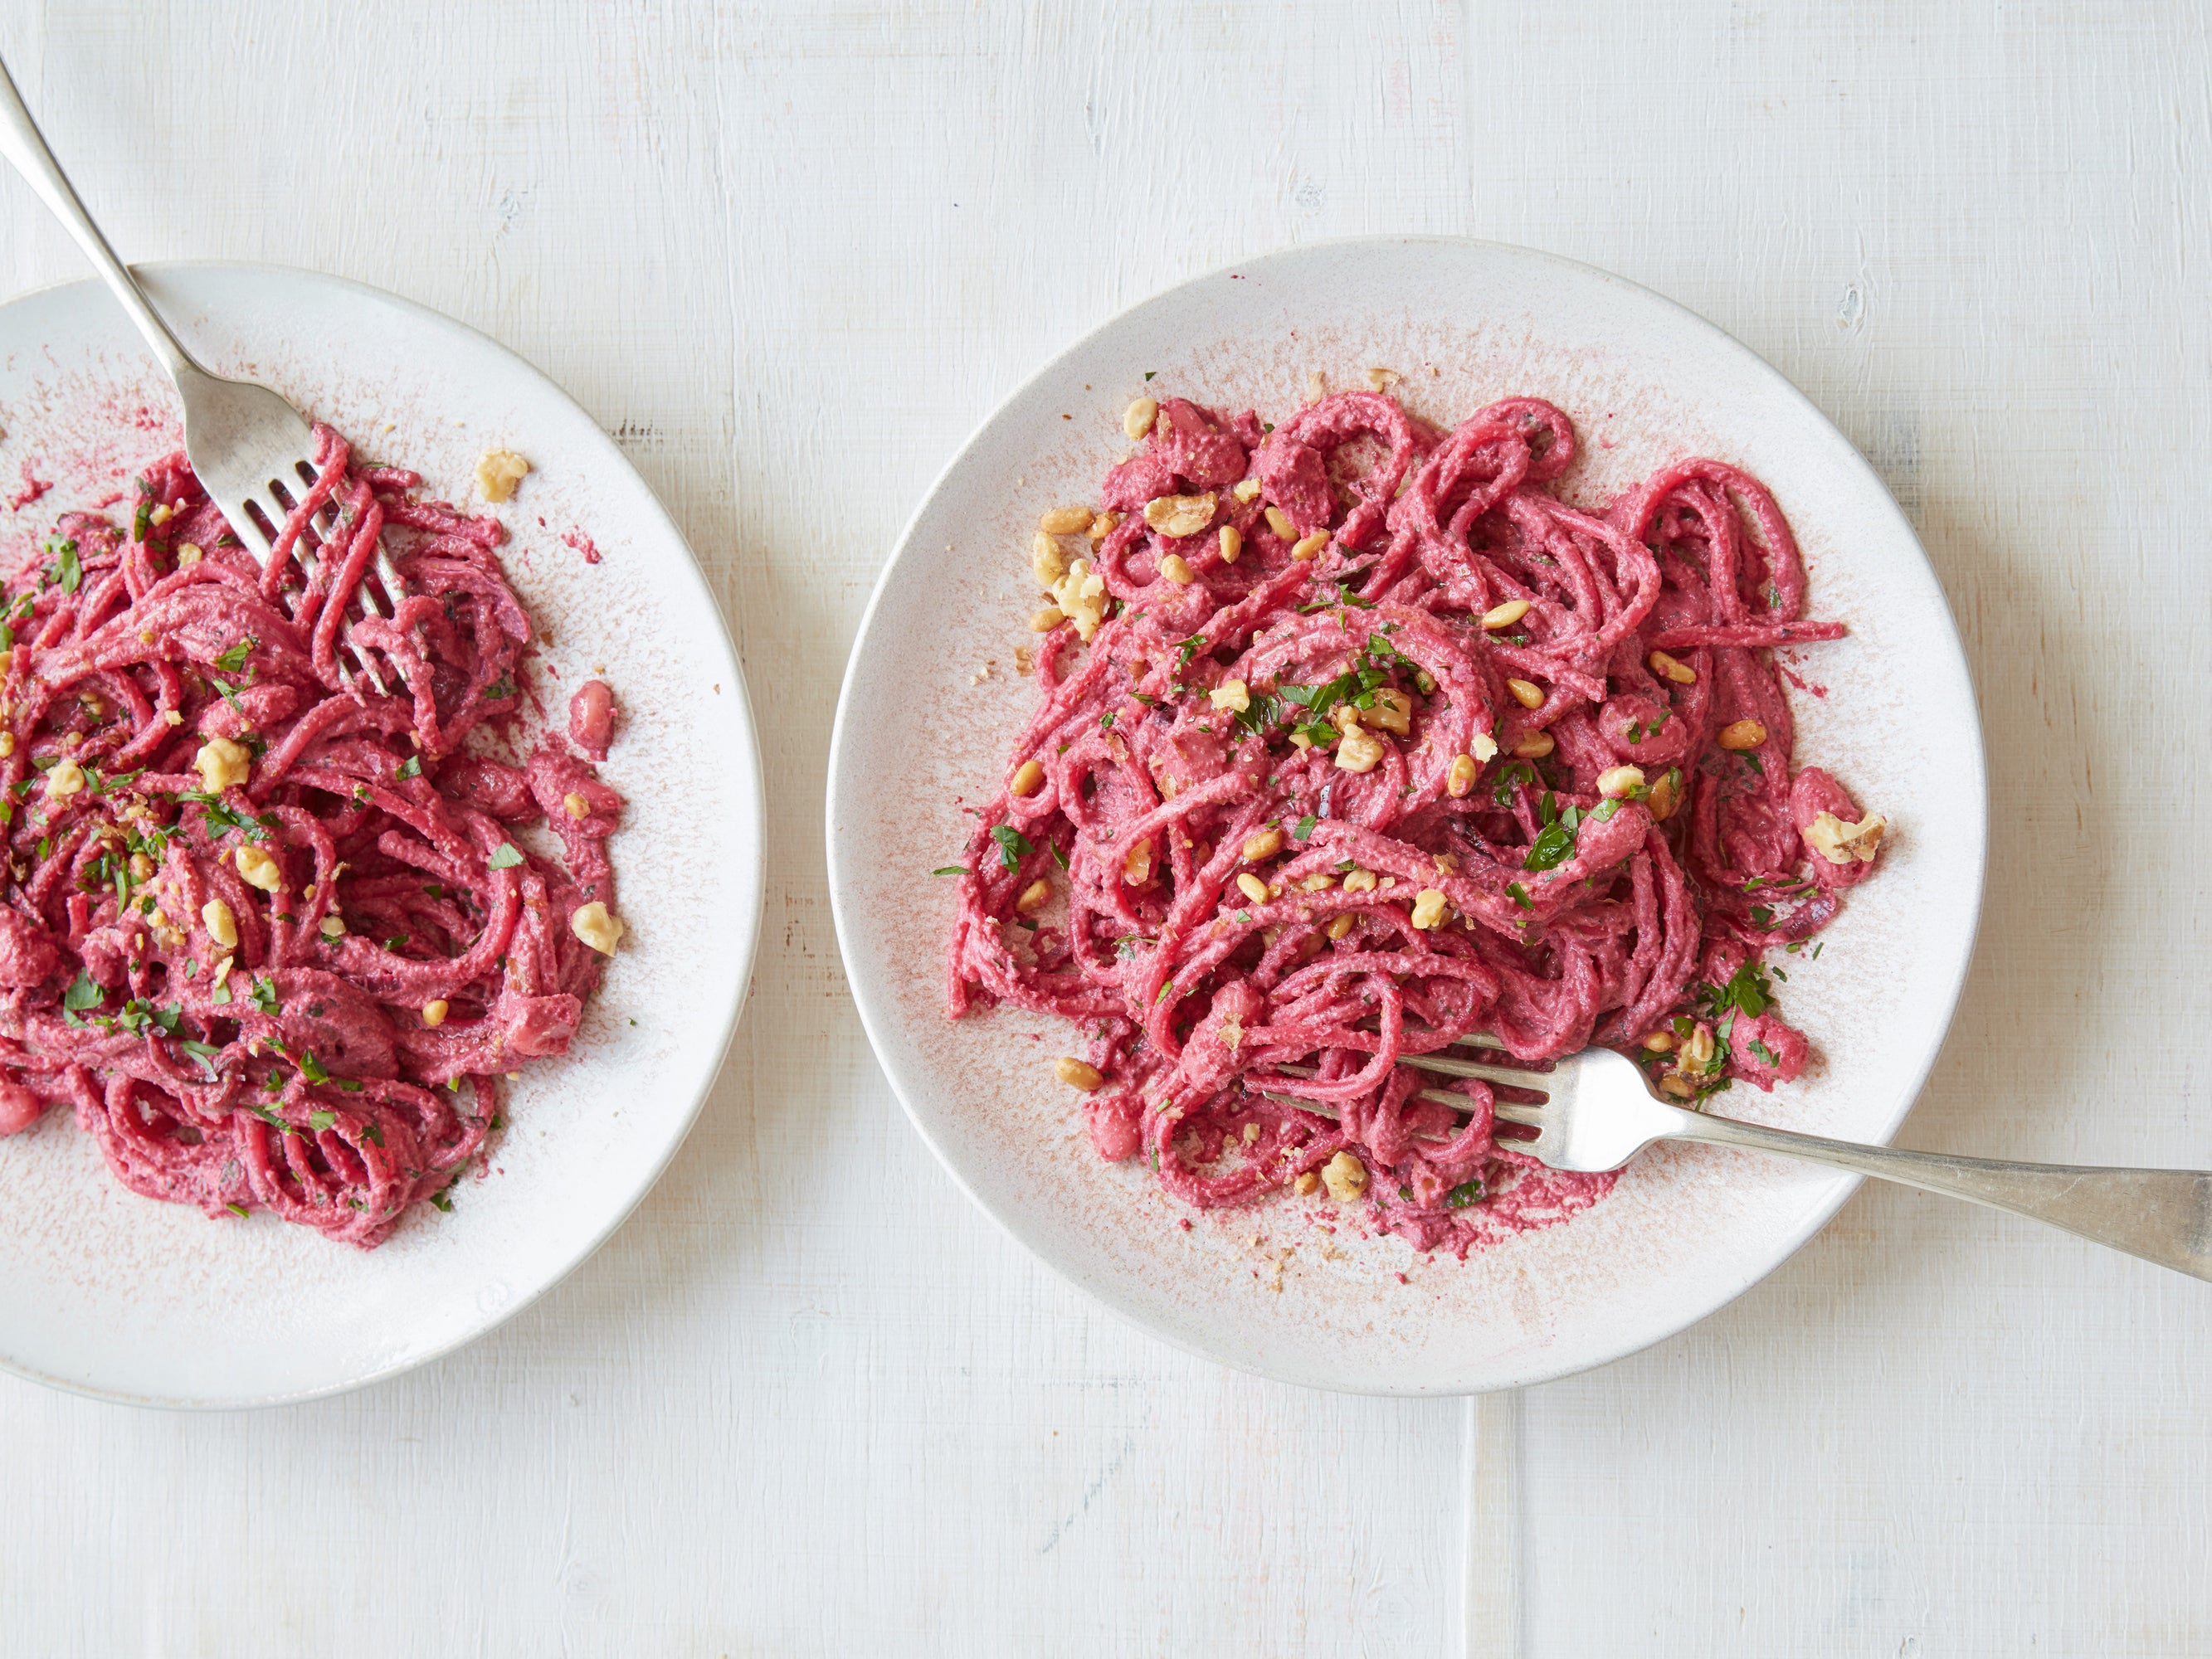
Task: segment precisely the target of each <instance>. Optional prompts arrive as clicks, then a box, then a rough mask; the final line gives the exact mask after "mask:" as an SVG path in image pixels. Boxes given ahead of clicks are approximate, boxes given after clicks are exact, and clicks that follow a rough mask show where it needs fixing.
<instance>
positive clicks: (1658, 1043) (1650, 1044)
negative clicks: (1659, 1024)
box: [1644, 1031, 1674, 1054]
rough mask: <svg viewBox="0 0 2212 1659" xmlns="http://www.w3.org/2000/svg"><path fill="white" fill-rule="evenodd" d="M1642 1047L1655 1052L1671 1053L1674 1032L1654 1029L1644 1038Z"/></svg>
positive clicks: (1672, 1050)
mask: <svg viewBox="0 0 2212 1659" xmlns="http://www.w3.org/2000/svg"><path fill="white" fill-rule="evenodd" d="M1644 1048H1645V1049H1646V1051H1648V1052H1649V1053H1651V1054H1672V1053H1673V1052H1674V1033H1673V1032H1672V1031H1654V1032H1653V1033H1652V1034H1651V1035H1650V1036H1648V1037H1646V1038H1644Z"/></svg>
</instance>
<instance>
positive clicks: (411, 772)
mask: <svg viewBox="0 0 2212 1659" xmlns="http://www.w3.org/2000/svg"><path fill="white" fill-rule="evenodd" d="M399 775H400V776H401V777H403V778H419V777H421V776H422V757H421V756H420V755H410V756H409V757H407V758H406V759H405V760H404V761H402V762H400V763H399Z"/></svg>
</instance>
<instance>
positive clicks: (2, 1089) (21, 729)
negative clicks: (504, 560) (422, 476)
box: [0, 427, 623, 1247]
mask: <svg viewBox="0 0 2212 1659" xmlns="http://www.w3.org/2000/svg"><path fill="white" fill-rule="evenodd" d="M315 441H316V453H315V465H316V470H317V473H318V481H317V483H316V484H315V485H314V487H313V489H312V490H310V491H309V492H307V495H306V497H305V499H303V500H302V501H301V502H300V503H299V505H298V507H297V508H296V510H295V512H294V513H293V514H292V516H291V518H290V520H289V521H288V522H287V523H286V524H285V525H284V526H283V534H282V536H281V537H280V538H279V543H278V547H277V550H276V556H273V557H272V558H271V559H270V562H269V565H268V568H267V569H266V570H265V571H264V569H263V568H261V567H260V566H259V565H258V564H257V563H256V562H255V561H254V559H253V558H252V556H251V555H250V554H249V553H248V552H247V551H246V549H245V548H244V547H243V546H242V545H241V544H240V542H239V540H238V538H237V537H236V536H234V534H233V533H232V532H231V528H230V526H228V524H226V523H225V522H224V520H223V518H222V513H221V512H220V511H219V510H218V509H217V508H216V507H215V506H214V504H213V503H211V502H210V501H208V499H207V497H206V496H205V495H204V493H203V492H202V491H201V489H200V488H199V485H198V483H197V480H195V479H194V477H193V476H192V473H191V469H190V467H189V466H188V465H187V464H186V463H185V459H184V458H183V457H182V456H181V455H176V456H171V457H169V458H168V459H164V460H162V461H160V462H158V463H157V464H155V465H153V466H151V467H149V469H147V471H146V473H145V475H144V476H143V477H142V478H141V479H140V480H139V482H138V488H137V500H136V502H135V504H133V505H132V507H131V511H130V514H129V517H128V519H127V520H126V521H125V523H124V524H122V525H120V526H118V525H116V524H113V523H112V522H110V520H108V519H107V518H106V516H105V515H103V514H99V513H64V514H63V515H62V516H61V518H60V520H59V522H58V525H57V526H56V528H55V531H54V533H53V534H52V536H51V537H49V538H46V540H45V541H44V542H43V543H42V544H40V545H39V546H38V547H37V548H36V549H35V550H33V551H31V552H30V553H28V554H27V555H26V556H23V557H22V559H21V562H20V568H17V569H16V571H15V574H14V576H13V577H12V579H11V580H9V584H8V591H7V597H6V605H7V611H6V630H5V631H6V638H5V640H4V641H0V643H4V645H5V646H6V647H9V654H8V656H7V657H6V659H5V661H6V669H5V675H4V678H0V696H3V697H4V706H0V813H4V815H5V822H6V824H7V836H8V848H9V860H8V865H7V868H6V870H5V872H4V881H5V900H4V903H0V1077H4V1079H5V1080H4V1081H0V1134H4V1133H15V1132H19V1131H21V1130H24V1129H27V1128H28V1127H30V1126H31V1125H32V1124H33V1122H35V1121H37V1120H38V1118H39V1116H40V1114H41V1112H42V1111H43V1109H45V1108H46V1106H48V1105H57V1104H67V1105H69V1106H71V1107H73V1108H74V1109H75V1111H76V1120H77V1122H78V1124H79V1125H80V1126H81V1127H82V1129H83V1130H84V1132H85V1133H88V1134H90V1135H92V1136H93V1137H94V1139H97V1140H98V1142H99V1144H100V1150H101V1152H102V1153H103V1154H104V1155H105V1156H106V1160H107V1164H108V1167H109V1168H110V1169H111V1170H113V1171H114V1173H115V1175H116V1176H117V1177H118V1179H119V1180H121V1181H122V1182H123V1183H124V1184H125V1186H127V1187H129V1188H131V1190H132V1191H133V1192H137V1193H141V1194H145V1195H146V1196H148V1197H149V1198H159V1199H166V1200H170V1201H172V1202H175V1203H188V1204H197V1205H198V1206H201V1207H202V1208H203V1209H204V1210H206V1211H207V1212H208V1213H209V1214H210V1215H211V1216H224V1215H226V1213H227V1212H236V1213H239V1214H245V1213H247V1212H250V1211H251V1210H252V1209H255V1208H264V1209H269V1210H272V1211H274V1212H276V1213H277V1214H278V1215H280V1216H282V1217H283V1218H285V1219H286V1220H288V1221H295V1222H299V1223H301V1224H302V1225H307V1226H310V1227H313V1228H315V1229H317V1230H319V1231H322V1232H324V1233H325V1234H328V1235H329V1236H330V1237H333V1238H342V1239H346V1240H349V1241H350V1242H352V1243H356V1244H359V1245H362V1246H364V1247H368V1246H374V1245H375V1244H377V1243H380V1242H382V1240H383V1239H384V1238H385V1237H387V1236H388V1235H389V1234H390V1232H391V1231H392V1228H393V1227H394V1226H395V1225H397V1224H398V1220H399V1218H400V1217H401V1216H402V1215H403V1214H404V1213H405V1212H406V1211H407V1210H408V1209H409V1207H410V1206H413V1205H415V1204H416V1202H417V1201H418V1200H424V1199H428V1200H430V1201H431V1202H433V1203H435V1204H437V1205H438V1206H440V1207H441V1208H445V1207H450V1200H448V1199H447V1196H446V1194H447V1192H448V1191H449V1189H450V1188H452V1186H453V1184H454V1183H455V1182H457V1181H459V1178H460V1177H461V1176H462V1175H463V1174H465V1172H466V1171H467V1170H468V1169H469V1168H470V1167H471V1164H472V1163H473V1162H475V1161H476V1160H477V1159H478V1158H479V1155H480V1154H481V1152H483V1147H484V1146H485V1142H486V1139H487V1138H488V1137H489V1135H491V1134H492V1133H494V1131H495V1130H496V1129H497V1128H498V1127H501V1119H500V1116H499V1115H498V1101H497V1092H496V1089H495V1084H494V1082H493V1078H494V1076H495V1074H496V1073H512V1072H513V1070H514V1068H515V1067H517V1066H520V1065H521V1064H522V1063H523V1062H524V1061H526V1060H532V1059H535V1058H538V1057H539V1056H543V1055H550V1054H562V1053H564V1052H565V1051H566V1050H567V1048H568V1042H569V1040H570V1037H571V1036H572V1035H573V1034H574V1031H575V1030H576V1027H577V1024H578V1022H579V1020H580V1018H581V1016H582V1013H583V1007H584V1003H585V1000H586V999H587V998H588V997H589V996H590V995H591V994H592V990H593V989H594V987H596V986H597V985H598V983H599V971H600V965H601V952H603V951H611V950H613V948H614V947H615V944H616V941H617V939H619V937H620V933H621V923H620V922H619V921H617V920H616V919H615V916H614V878H613V872H612V870H611V866H610V865H609V863H608V860H607V854H606V837H607V836H608V835H609V834H610V833H611V831H612V830H613V829H615V828H616V826H617V823H618V821H619V818H620V816H621V812H622V807H623V802H622V798H621V797H620V796H619V795H617V794H616V793H615V792H614V791H613V790H611V789H610V788H608V787H606V786H605V784H603V783H601V782H600V781H599V779H598V776H597V775H596V773H595V772H594V770H593V769H592V766H591V765H590V764H589V763H588V761H587V760H586V758H583V757H589V760H603V759H605V755H606V745H607V742H608V739H609V737H610V734H611V731H612V728H613V720H614V708H613V703H612V700H611V696H609V694H608V692H607V689H606V687H605V685H603V684H599V682H597V681H592V682H590V683H589V684H586V686H585V687H584V688H583V689H582V690H580V692H578V694H577V695H576V697H575V699H574V705H573V707H572V709H571V713H570V729H569V733H568V741H565V742H564V741H562V739H561V738H558V737H556V736H554V735H552V734H550V733H548V734H547V735H545V736H544V737H543V738H541V739H540V740H539V741H538V744H537V746H536V748H535V750H533V751H532V753H530V754H529V756H528V757H527V758H526V761H525V763H523V764H522V765H520V766H513V765H508V764H506V763H502V762H501V761H499V760H497V759H495V758H492V757H489V756H488V755H479V754H475V753H471V752H470V751H469V750H468V749H467V748H466V747H465V743H466V740H467V739H468V738H469V737H470V735H471V732H475V731H476V730H477V728H478V727H480V726H481V727H485V728H486V730H487V733H488V734H489V732H500V731H501V729H502V728H504V727H506V726H509V725H511V724H513V722H514V721H516V720H519V719H520V708H521V704H522V700H523V690H522V685H521V676H522V674H523V671H524V668H525V663H526V653H527V652H528V649H529V645H530V640H531V627H530V620H529V618H528V617H527V616H526V614H525V613H524V611H523V610H522V607H521V605H520V604H519V603H518V601H517V600H516V598H515V595H514V592H513V588H512V587H510V586H509V585H508V583H507V578H506V575H505V573H504V572H503V571H502V570H501V567H500V562H499V559H498V557H497V556H496V555H495V553H494V551H493V550H494V549H495V547H496V546H497V545H498V544H500V543H501V541H503V540H504V539H505V536H506V532H505V531H504V530H503V529H502V528H501V526H500V525H499V524H498V523H497V521H495V520H492V519H489V518H470V517H467V516H465V515H464V514H462V513H459V512H458V511H456V510H455V509H454V508H453V507H447V506H445V505H443V504H441V503H437V502H430V501H418V500H416V499H414V497H413V495H412V492H413V490H414V489H415V488H416V484H417V483H419V480H418V479H417V477H416V475H415V474H413V473H411V472H407V471H400V470H398V469H397V468H392V467H384V466H373V465H362V464H360V463H358V462H356V461H355V460H354V459H353V458H352V456H351V455H350V453H349V451H348V448H347V447H346V444H345V442H344V441H343V439H341V438H339V437H338V436H337V434H335V433H333V432H331V430H330V429H329V428H326V427H318V428H316V429H315ZM326 507H327V508H334V509H335V510H336V515H337V516H336V518H335V519H331V517H330V515H329V514H328V513H325V508H326ZM318 514H321V515H323V516H322V518H321V519H320V520H315V521H316V522H317V523H319V524H320V525H321V529H320V535H321V538H323V540H324V547H323V554H324V557H323V559H322V562H321V565H320V568H319V571H318V573H317V574H316V575H315V576H314V578H313V580H306V581H305V583H304V593H302V592H299V591H298V590H300V589H301V586H302V575H301V562H299V561H298V560H297V559H296V558H295V556H294V554H295V549H296V548H297V546H298V543H299V540H300V538H301V533H302V532H303V530H305V529H307V527H308V526H309V525H310V521H311V520H314V518H315V515H318ZM380 536H381V537H382V538H383V541H384V545H385V548H386V551H388V552H389V553H390V555H391V556H392V561H393V562H394V563H395V564H396V565H397V566H398V569H399V571H400V573H401V574H402V575H403V577H404V579H405V586H406V588H407V592H408V597H407V598H406V599H404V601H403V602H402V603H401V605H400V607H399V611H398V616H397V617H395V618H393V619H392V620H391V621H388V622H386V621H381V620H371V621H361V622H356V623H355V624H354V627H353V637H354V639H355V640H356V641H358V642H359V643H360V644H361V645H362V647H364V648H373V649H374V653H375V655H376V660H377V662H378V665H379V671H380V672H381V673H383V674H384V675H385V677H386V684H389V685H391V686H392V690H393V692H394V695H392V696H378V695H375V694H374V693H373V692H370V691H368V689H367V682H366V681H365V680H359V681H358V682H357V683H358V684H359V685H360V686H361V688H362V689H361V690H359V691H356V690H349V689H347V688H346V686H345V685H344V683H343V680H342V678H341V677H340V672H339V666H338V660H337V655H336V651H337V643H338V630H339V627H340V623H341V618H342V617H343V615H344V612H345V608H346V605H347V603H348V602H349V600H350V599H351V597H352V594H353V592H354V590H355V588H356V586H358V584H359V583H360V581H361V580H362V573H363V571H364V570H365V569H366V568H367V567H368V563H369V562H370V560H371V559H372V558H373V557H374V554H375V551H376V549H377V545H378V541H379V538H380ZM395 671H396V673H395ZM539 822H543V823H545V824H546V825H548V826H549V827H550V829H551V831H552V833H553V834H554V836H556V837H557V838H558V840H559V842H560V844H561V848H562V858H563V860H565V864H566V868H565V870H564V869H563V867H562V864H561V863H556V862H555V861H554V860H550V859H547V858H544V857H541V856H540V855H538V854H536V853H534V852H532V851H531V850H530V849H528V848H525V847H523V846H521V845H520V844H519V843H518V842H515V841H514V840H513V837H512V836H511V834H510V832H511V831H512V830H513V829H517V828H519V827H521V826H524V825H526V824H532V823H539Z"/></svg>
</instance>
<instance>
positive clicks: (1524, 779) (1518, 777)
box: [1490, 760, 1536, 806]
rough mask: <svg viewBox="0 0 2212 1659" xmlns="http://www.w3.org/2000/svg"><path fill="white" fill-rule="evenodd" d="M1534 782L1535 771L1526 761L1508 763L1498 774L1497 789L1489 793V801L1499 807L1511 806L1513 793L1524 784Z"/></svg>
mask: <svg viewBox="0 0 2212 1659" xmlns="http://www.w3.org/2000/svg"><path fill="white" fill-rule="evenodd" d="M1535 781H1536V769H1535V768H1534V767H1533V766H1531V765H1529V764H1528V762H1527V761H1520V760H1517V761H1512V762H1510V763H1507V764H1506V765H1505V766H1504V768H1503V769H1501V770H1500V771H1499V772H1498V787H1496V788H1495V789H1493V790H1492V791H1491V793H1490V799H1492V800H1493V801H1495V802H1497V803H1498V805H1500V806H1510V805H1513V797H1514V793H1515V792H1516V790H1518V789H1519V788H1520V787H1521V786H1522V784H1524V783H1534V782H1535Z"/></svg>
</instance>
